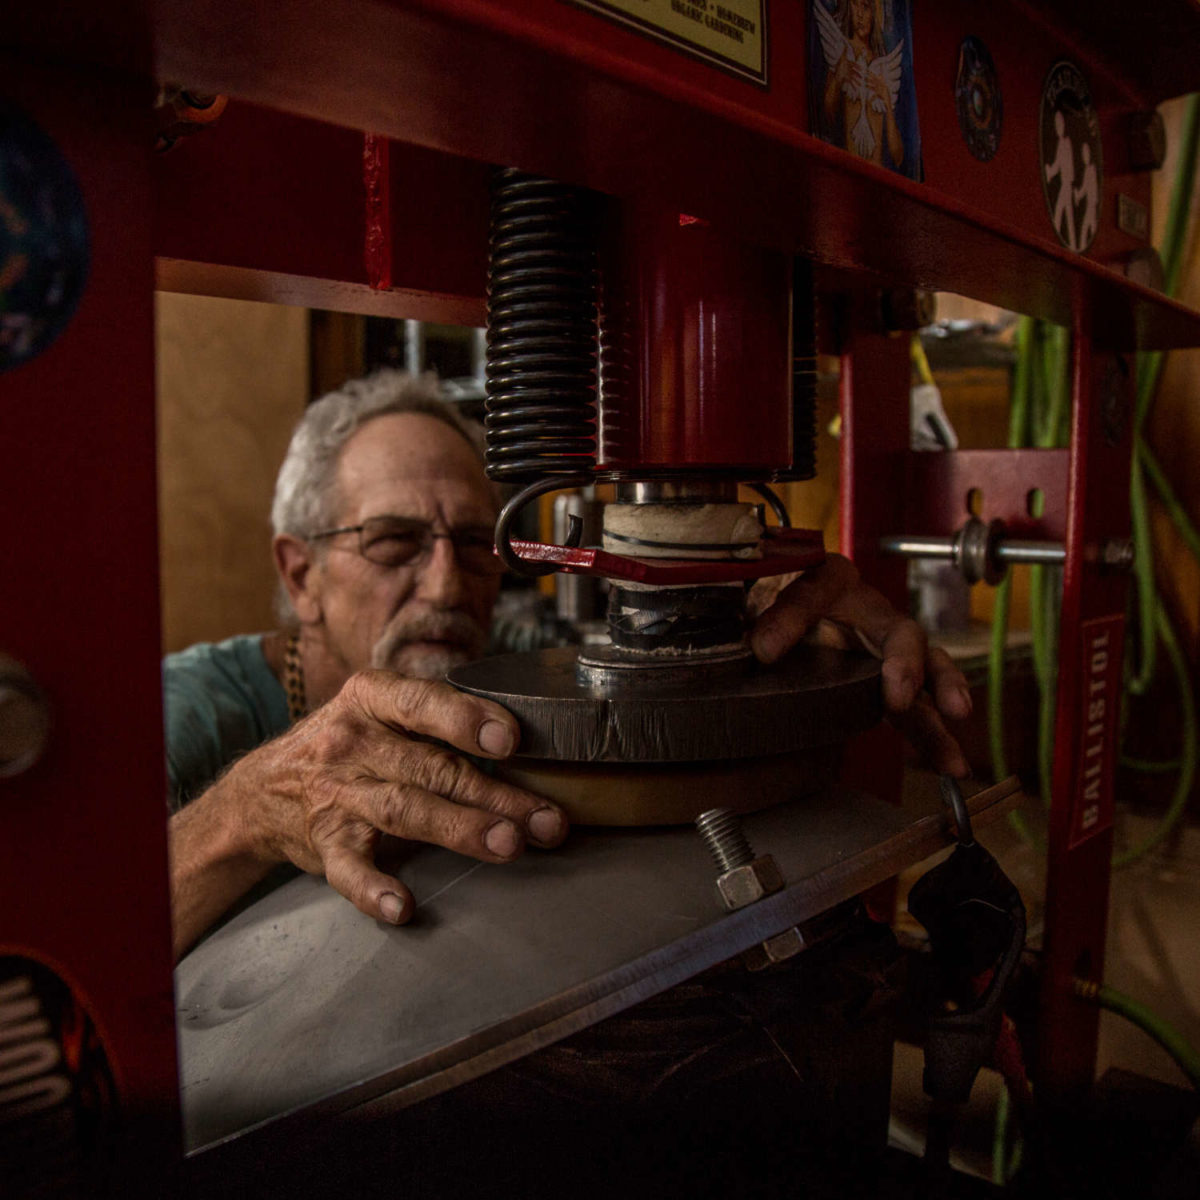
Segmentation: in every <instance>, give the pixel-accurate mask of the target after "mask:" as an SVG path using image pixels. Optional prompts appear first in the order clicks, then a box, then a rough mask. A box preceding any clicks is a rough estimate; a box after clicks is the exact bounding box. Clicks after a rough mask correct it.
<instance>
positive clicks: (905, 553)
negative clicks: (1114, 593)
mask: <svg viewBox="0 0 1200 1200" xmlns="http://www.w3.org/2000/svg"><path fill="white" fill-rule="evenodd" d="M879 548H880V550H882V551H883V553H884V554H893V555H898V556H899V557H901V558H931V559H950V560H951V561H953V559H954V558H955V557H956V556H957V553H958V550H957V547H956V545H955V539H954V538H948V537H924V536H921V535H919V534H903V533H901V534H892V535H889V536H887V537H882V538H880V539H879ZM994 553H995V555H996V558H997V559H998V560H999V561H1000V562H1003V563H1045V564H1047V565H1050V566H1061V565H1062V563H1063V560H1064V559H1065V558H1066V550H1065V549H1064V548H1063V544H1062V543H1061V542H1035V541H1029V540H1027V539H1021V538H1005V539H1003V540H1001V541H998V542H997V543H996V547H995V551H994Z"/></svg>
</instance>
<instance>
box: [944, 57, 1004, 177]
mask: <svg viewBox="0 0 1200 1200" xmlns="http://www.w3.org/2000/svg"><path fill="white" fill-rule="evenodd" d="M954 100H955V104H956V105H957V107H958V125H959V128H960V129H961V130H962V135H963V137H964V138H965V139H966V143H967V149H968V150H970V152H971V153H972V154H973V155H974V156H975V157H976V158H977V159H979V160H980V162H987V161H988V159H990V158H991V157H992V155H993V154H995V153H996V147H997V146H999V145H1000V130H1001V127H1002V126H1003V124H1004V99H1003V97H1002V96H1001V95H1000V81H999V80H998V79H997V78H996V65H995V63H993V62H992V56H991V54H989V53H988V48H987V47H986V46H985V45H984V44H983V43H982V42H981V41H980V40H979V39H978V38H977V37H968V38H964V39H963V44H962V45H961V46H959V48H958V75H957V77H956V78H955V80H954Z"/></svg>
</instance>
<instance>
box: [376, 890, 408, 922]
mask: <svg viewBox="0 0 1200 1200" xmlns="http://www.w3.org/2000/svg"><path fill="white" fill-rule="evenodd" d="M403 914H404V901H403V900H401V899H400V897H399V896H397V895H396V893H395V892H384V893H383V895H382V896H380V897H379V915H380V916H381V917H382V918H383V919H384V920H385V921H388V922H390V923H391V924H392V925H399V924H400V918H401V916H402V915H403Z"/></svg>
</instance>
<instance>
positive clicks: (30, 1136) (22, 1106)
mask: <svg viewBox="0 0 1200 1200" xmlns="http://www.w3.org/2000/svg"><path fill="white" fill-rule="evenodd" d="M116 1115H117V1104H116V1088H115V1087H114V1085H113V1076H112V1071H111V1070H110V1068H109V1063H108V1057H107V1055H106V1054H105V1052H104V1047H103V1045H102V1044H101V1042H100V1038H99V1036H98V1035H97V1033H96V1027H95V1026H94V1025H93V1024H92V1020H91V1018H90V1017H89V1016H88V1014H87V1011H86V1010H85V1009H84V1007H83V1005H82V1004H81V1003H80V1002H79V1000H78V999H77V997H76V996H75V995H74V993H73V992H72V991H71V989H70V987H68V985H67V984H66V983H64V982H63V981H62V979H60V978H59V977H58V975H57V974H56V973H55V972H54V971H52V970H51V969H50V968H49V967H47V966H45V965H44V964H42V963H40V962H35V961H34V960H33V959H31V958H25V957H24V956H18V955H0V1163H3V1164H4V1169H3V1172H2V1174H3V1177H4V1183H5V1186H6V1187H11V1188H12V1192H11V1194H12V1195H17V1196H25V1195H29V1196H32V1195H39V1196H43V1195H44V1196H51V1195H54V1196H58V1195H71V1196H82V1195H84V1194H88V1195H91V1194H95V1193H93V1192H91V1191H90V1190H89V1191H87V1192H86V1193H85V1191H84V1190H83V1188H84V1187H85V1186H86V1187H88V1188H91V1187H94V1186H95V1185H97V1184H98V1183H100V1182H102V1180H103V1176H104V1173H105V1168H106V1166H107V1165H108V1158H109V1156H110V1154H111V1151H112V1148H113V1145H114V1141H115V1136H116ZM99 1190H100V1191H103V1190H105V1189H103V1188H101V1189H99ZM5 1194H10V1193H8V1192H6V1193H5Z"/></svg>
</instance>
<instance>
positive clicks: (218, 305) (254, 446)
mask: <svg viewBox="0 0 1200 1200" xmlns="http://www.w3.org/2000/svg"><path fill="white" fill-rule="evenodd" d="M156 326H157V379H158V462H159V547H160V564H161V577H162V614H163V649H164V650H178V649H181V648H182V647H184V646H188V645H191V644H192V643H193V642H197V641H214V640H218V639H220V638H223V637H228V636H229V635H231V634H234V633H251V632H255V631H258V630H263V629H270V628H273V627H274V624H275V620H274V617H273V615H272V612H271V599H272V596H273V594H274V581H275V572H274V568H273V566H272V564H271V556H270V506H271V495H272V492H273V490H274V486H275V473H276V471H277V470H278V469H279V463H280V461H281V459H282V458H283V453H284V450H285V448H286V446H287V442H288V438H289V437H290V436H291V430H292V426H293V425H294V424H295V422H296V421H297V420H298V419H299V416H300V414H301V413H302V412H303V410H304V406H305V404H306V403H307V402H308V399H309V346H308V337H309V335H308V327H309V326H308V311H307V310H306V309H302V308H283V307H279V306H276V305H270V304H256V303H252V302H250V301H243V300H217V299H212V298H209V297H204V296H184V295H175V294H171V293H165V292H160V293H159V294H158V296H157V304H156Z"/></svg>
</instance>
